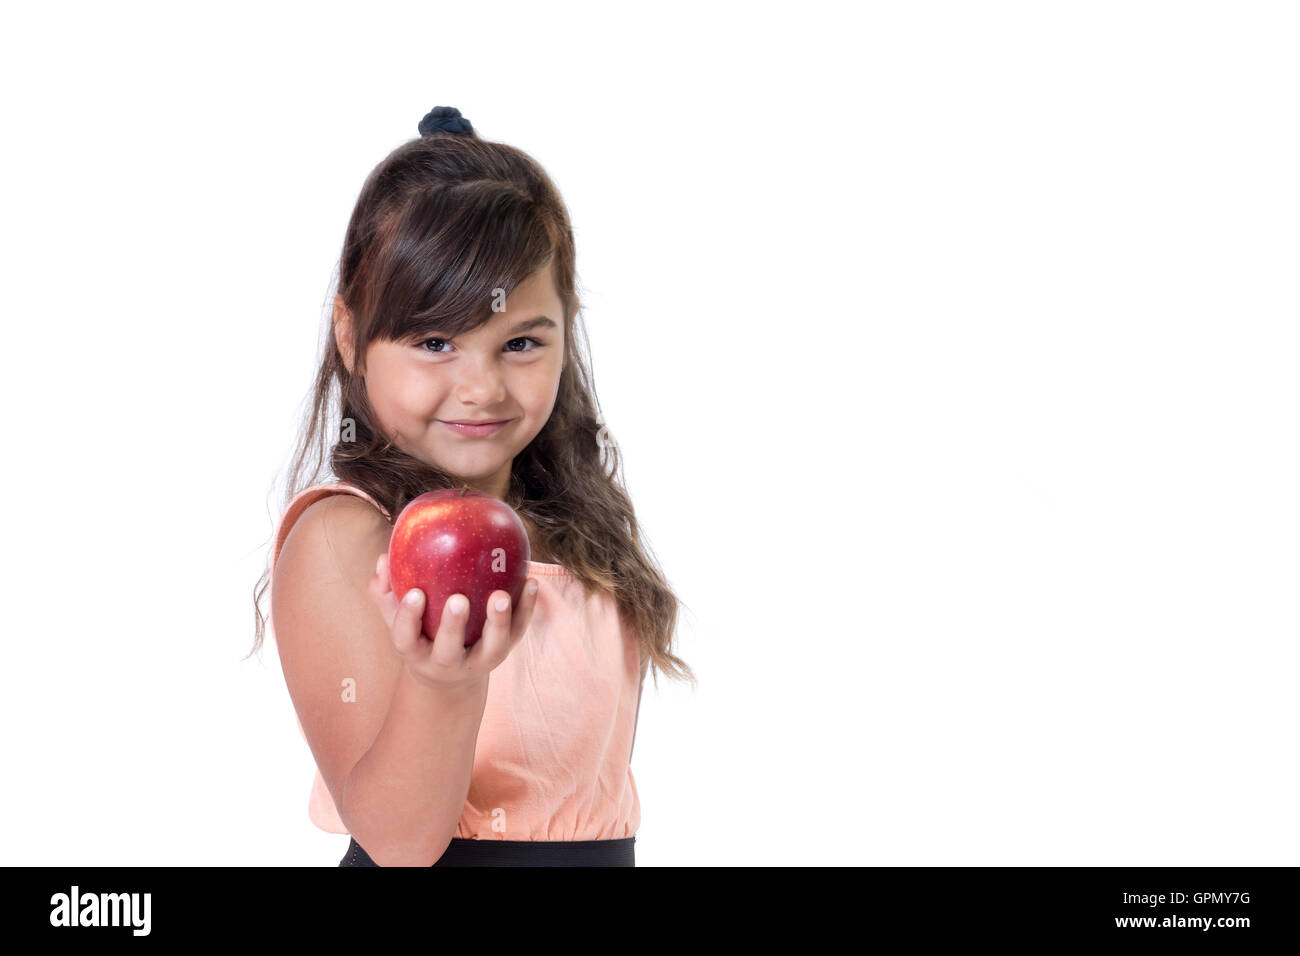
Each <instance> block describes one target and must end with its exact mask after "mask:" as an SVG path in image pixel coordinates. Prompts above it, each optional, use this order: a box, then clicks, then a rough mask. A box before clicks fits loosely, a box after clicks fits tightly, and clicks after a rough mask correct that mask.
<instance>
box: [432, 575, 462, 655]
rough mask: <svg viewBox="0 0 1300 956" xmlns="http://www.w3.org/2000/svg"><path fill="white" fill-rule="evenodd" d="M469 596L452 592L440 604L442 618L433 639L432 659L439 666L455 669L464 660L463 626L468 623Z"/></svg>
mask: <svg viewBox="0 0 1300 956" xmlns="http://www.w3.org/2000/svg"><path fill="white" fill-rule="evenodd" d="M468 610H469V598H467V597H465V595H463V594H453V595H452V596H451V597H449V598H447V603H446V604H444V605H443V606H442V620H441V621H439V623H438V634H437V636H435V637H434V639H433V652H432V654H433V660H434V663H436V664H437V665H438V666H439V667H446V668H449V669H452V670H455V669H457V668H459V667H460V665H461V663H462V662H463V661H464V660H465V626H466V625H467V624H468V623H469V614H468Z"/></svg>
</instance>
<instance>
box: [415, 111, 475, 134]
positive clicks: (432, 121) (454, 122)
mask: <svg viewBox="0 0 1300 956" xmlns="http://www.w3.org/2000/svg"><path fill="white" fill-rule="evenodd" d="M439 130H445V131H446V132H448V133H472V132H474V127H473V126H471V125H470V124H469V120H467V119H465V117H463V116H461V115H460V110H458V109H456V107H454V106H435V107H434V108H433V109H431V110H429V112H427V113H425V114H424V119H422V120H420V135H421V136H428V135H430V134H431V133H436V132H438V131H439Z"/></svg>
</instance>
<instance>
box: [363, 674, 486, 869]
mask: <svg viewBox="0 0 1300 956" xmlns="http://www.w3.org/2000/svg"><path fill="white" fill-rule="evenodd" d="M487 688H488V679H487V678H484V680H483V681H481V682H479V683H475V684H471V685H467V686H466V687H464V688H451V689H443V688H434V687H430V686H428V685H427V684H422V683H420V682H418V681H417V680H416V679H415V678H413V677H412V676H411V674H410V672H409V671H408V670H407V669H406V667H405V666H403V667H402V669H401V672H400V674H399V675H398V678H397V686H396V687H395V688H394V690H393V699H392V702H391V703H390V704H389V707H388V716H387V717H386V718H385V720H384V725H383V727H381V728H380V731H379V734H378V735H377V736H376V737H375V739H374V741H373V742H372V743H371V745H370V748H369V749H368V750H367V751H366V752H365V753H364V754H363V755H362V757H361V759H360V760H358V761H357V763H356V766H354V767H353V768H352V770H351V771H350V772H349V773H348V776H347V779H346V780H345V781H344V785H343V806H341V807H339V816H340V818H341V819H342V820H343V824H344V826H346V827H347V828H348V832H349V833H351V834H352V836H353V838H354V839H355V840H356V841H357V843H359V844H360V845H361V846H362V848H364V849H365V851H366V853H367V854H369V856H370V858H371V859H373V860H374V861H375V862H376V863H378V864H379V865H380V866H432V865H433V864H434V863H435V862H437V860H438V858H439V857H441V856H442V854H443V853H444V852H445V851H446V849H447V846H448V845H449V844H450V843H451V839H452V837H453V836H454V835H455V833H456V826H457V824H458V823H459V821H460V817H461V813H462V812H463V811H464V808H465V799H466V797H467V796H468V795H469V781H470V773H471V771H472V770H473V768H474V747H475V745H476V744H477V742H478V729H479V724H480V723H481V722H482V720H483V709H484V707H485V706H486V704H487Z"/></svg>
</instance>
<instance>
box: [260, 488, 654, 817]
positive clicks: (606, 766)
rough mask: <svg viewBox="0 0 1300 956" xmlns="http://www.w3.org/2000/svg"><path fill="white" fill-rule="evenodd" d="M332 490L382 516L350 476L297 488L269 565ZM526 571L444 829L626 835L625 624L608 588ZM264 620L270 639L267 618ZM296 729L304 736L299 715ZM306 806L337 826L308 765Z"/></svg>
mask: <svg viewBox="0 0 1300 956" xmlns="http://www.w3.org/2000/svg"><path fill="white" fill-rule="evenodd" d="M331 494H355V495H358V496H360V497H362V498H364V499H365V500H367V501H369V502H370V503H371V504H372V505H374V506H375V507H376V508H378V509H379V511H380V512H381V513H383V514H384V517H385V518H389V519H390V521H391V517H390V516H389V515H388V513H387V511H385V510H384V508H383V507H382V506H380V505H379V503H378V502H377V501H375V499H374V498H372V497H371V496H370V495H368V494H366V492H364V491H362V490H361V489H360V488H358V487H356V486H355V485H351V484H348V483H346V482H341V481H336V482H331V483H328V484H320V485H314V486H312V487H310V488H307V489H304V490H303V491H302V492H300V493H299V494H297V495H296V496H295V497H294V498H293V500H292V501H291V502H290V503H289V506H288V507H287V508H286V509H285V512H284V515H283V516H282V517H281V519H280V521H279V525H278V527H277V528H276V534H275V543H274V546H273V549H272V551H271V558H270V569H271V572H272V574H274V571H275V561H276V559H277V558H278V557H279V556H280V549H281V548H282V547H283V546H284V542H285V540H286V539H287V538H288V536H289V531H290V529H291V528H292V527H293V523H294V522H295V521H296V520H297V519H298V517H299V516H300V515H301V514H302V513H303V511H305V510H306V509H307V507H308V506H310V505H311V504H313V503H314V502H316V501H319V500H320V499H321V498H324V497H326V496H327V495H331ZM528 576H529V577H532V578H536V579H537V581H538V584H539V586H540V587H539V590H538V592H537V604H536V606H535V607H534V610H533V617H532V620H531V621H530V622H529V625H528V630H527V631H526V632H525V634H524V636H523V638H522V639H521V640H520V642H519V643H518V644H517V645H516V646H515V648H514V650H512V651H511V652H510V656H509V657H507V658H506V659H505V660H504V661H503V662H502V663H501V664H500V665H499V666H498V667H497V668H496V669H495V670H494V671H492V674H491V677H490V678H489V679H488V696H487V702H486V704H485V706H484V711H483V721H482V723H481V724H480V726H479V732H478V741H477V743H476V745H475V749H474V768H473V771H472V772H471V775H470V785H469V794H468V796H467V797H466V800H465V809H464V811H463V812H462V814H461V818H460V823H459V824H458V825H457V827H456V834H455V836H456V837H458V838H461V839H479V840H615V839H622V838H624V837H630V836H634V835H635V834H636V832H637V829H638V827H640V825H641V803H640V800H639V799H638V797H637V791H636V782H635V781H634V780H633V779H632V768H631V761H632V748H633V745H634V744H635V742H636V724H637V718H638V716H639V714H640V705H641V687H642V684H643V683H644V680H645V671H644V669H643V668H642V665H641V652H640V646H639V644H638V642H637V640H636V635H635V633H634V632H633V631H632V630H631V629H629V628H627V627H625V626H624V625H623V621H622V617H621V616H620V614H619V613H618V608H617V605H615V603H614V601H613V599H612V598H611V597H610V596H609V595H607V594H603V593H602V594H599V595H592V596H591V597H590V598H588V597H586V596H585V595H584V594H583V589H582V582H581V581H579V580H578V579H577V578H576V577H575V576H574V575H573V573H572V572H570V571H568V570H566V569H565V568H563V567H562V566H560V565H558V564H541V563H538V562H530V564H529V568H528ZM269 593H270V591H269V589H268V595H269ZM267 630H268V633H269V634H270V635H271V637H272V639H273V640H274V635H275V632H274V622H273V621H272V620H270V618H269V617H268V621H267ZM646 663H649V662H648V660H647V662H646ZM298 732H299V734H301V735H302V737H303V740H306V739H307V737H306V734H304V733H303V729H302V721H301V719H299V720H298ZM307 810H308V817H309V819H310V820H311V822H312V823H314V824H315V825H316V826H317V827H319V828H320V829H322V830H325V831H327V832H329V833H347V832H348V830H347V828H346V827H345V826H344V825H343V821H342V820H340V819H339V815H338V810H337V808H336V807H335V806H334V800H333V798H332V797H331V796H330V792H329V789H328V788H327V787H326V786H325V781H324V779H323V778H322V777H321V775H320V771H319V770H317V771H316V776H315V779H314V780H313V781H312V789H311V798H310V801H309V803H308V808H307Z"/></svg>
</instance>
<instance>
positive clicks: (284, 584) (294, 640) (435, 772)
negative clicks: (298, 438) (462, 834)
mask: <svg viewBox="0 0 1300 956" xmlns="http://www.w3.org/2000/svg"><path fill="white" fill-rule="evenodd" d="M390 534H391V528H390V527H389V525H388V523H387V522H386V521H385V520H384V518H383V516H382V515H380V514H379V512H378V511H376V510H375V509H374V508H373V507H372V506H371V505H369V504H368V503H367V502H365V501H364V500H362V499H361V498H358V497H357V496H355V495H332V496H330V497H327V498H325V499H323V500H321V501H318V502H316V503H315V504H313V505H311V506H310V507H309V508H308V509H307V510H306V511H304V512H303V514H302V516H301V517H300V518H299V519H298V520H297V521H296V522H295V523H294V526H293V528H292V530H291V531H290V532H289V536H288V538H287V539H286V540H285V543H284V546H283V548H282V549H281V551H280V556H279V558H278V559H277V561H276V565H275V572H274V573H275V577H274V580H273V582H272V588H271V600H272V608H271V614H272V619H273V621H274V625H275V635H276V643H277V646H278V648H279V654H280V661H281V664H282V666H283V669H284V676H285V682H286V684H287V685H288V688H289V695H290V697H291V698H292V699H293V704H294V708H295V709H296V710H297V712H298V719H299V721H300V722H301V723H302V727H303V734H304V736H306V738H307V743H308V745H309V746H310V747H311V751H312V754H313V756H314V757H315V758H316V765H317V766H318V767H319V768H320V772H321V777H322V778H323V779H324V781H325V785H326V787H327V788H328V789H329V792H330V795H331V796H332V797H333V798H334V805H335V807H336V808H337V809H338V811H339V816H340V818H341V819H342V820H343V823H344V826H346V827H347V829H348V831H349V832H350V833H351V834H352V836H353V837H354V838H355V839H356V841H357V842H358V843H359V844H361V846H362V847H364V848H365V850H366V852H367V853H368V854H369V855H370V856H371V858H372V859H374V861H375V862H376V863H378V864H379V865H380V866H430V865H432V864H433V863H434V862H436V861H437V859H438V858H439V857H440V856H442V854H443V852H444V851H445V850H446V848H447V846H448V844H449V843H450V841H451V838H452V836H453V835H454V834H455V832H456V826H457V824H458V823H459V820H460V816H461V813H462V812H463V810H464V807H465V799H466V797H467V796H468V794H469V782H470V773H471V771H472V770H473V763H474V747H475V744H476V743H477V740H478V728H479V723H480V721H481V720H482V717H483V709H484V706H485V705H486V703H487V681H486V680H484V681H482V683H481V684H473V685H469V686H466V687H463V688H441V687H432V686H430V685H428V684H424V683H421V682H418V681H416V680H413V679H412V678H411V676H410V674H409V672H408V671H407V669H406V667H404V666H403V662H402V658H401V657H400V656H399V655H398V653H397V650H396V648H395V647H394V645H393V642H392V638H391V634H390V631H389V627H388V625H387V623H386V622H385V621H384V620H383V617H382V615H381V614H380V611H379V609H378V608H377V607H376V606H375V604H374V602H373V600H372V599H371V597H370V595H369V594H368V593H367V589H368V584H369V581H370V577H371V575H372V574H373V573H374V568H375V563H376V561H377V559H378V557H379V555H380V554H381V553H384V552H385V551H386V550H387V548H388V539H389V536H390Z"/></svg>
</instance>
